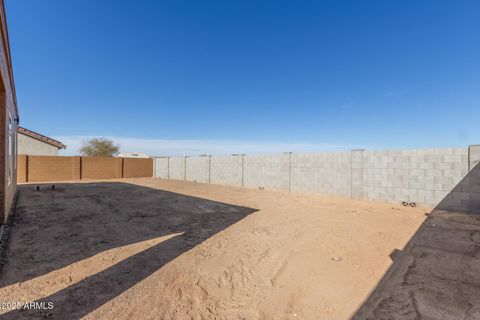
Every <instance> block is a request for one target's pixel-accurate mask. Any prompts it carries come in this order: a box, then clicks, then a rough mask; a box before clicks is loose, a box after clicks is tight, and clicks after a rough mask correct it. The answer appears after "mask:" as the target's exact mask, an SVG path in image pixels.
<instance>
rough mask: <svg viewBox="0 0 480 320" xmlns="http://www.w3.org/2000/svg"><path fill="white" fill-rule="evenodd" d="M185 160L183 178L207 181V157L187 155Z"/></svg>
mask: <svg viewBox="0 0 480 320" xmlns="http://www.w3.org/2000/svg"><path fill="white" fill-rule="evenodd" d="M185 160H186V163H185V165H186V171H185V172H186V173H185V180H187V181H196V182H202V183H209V180H210V178H209V173H210V172H209V171H210V170H209V166H210V164H209V162H210V160H209V157H188V158H185Z"/></svg>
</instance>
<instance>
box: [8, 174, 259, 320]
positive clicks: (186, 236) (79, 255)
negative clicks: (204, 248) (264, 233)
mask: <svg viewBox="0 0 480 320" xmlns="http://www.w3.org/2000/svg"><path fill="white" fill-rule="evenodd" d="M19 189H20V190H19V198H18V203H17V208H16V213H15V216H14V218H13V219H14V220H13V222H14V227H13V229H12V233H11V237H10V240H9V245H8V249H7V253H6V256H7V264H6V265H5V267H4V270H3V272H2V274H1V278H0V288H4V287H6V286H8V285H11V284H14V283H21V282H25V281H28V280H31V279H35V278H37V277H40V276H42V275H46V274H48V273H50V272H53V271H55V270H58V269H61V268H64V267H67V266H69V265H71V264H74V263H76V262H78V261H81V260H83V259H88V258H90V257H92V256H94V255H96V254H98V253H102V252H104V251H106V250H110V249H113V248H119V247H123V246H126V245H130V244H135V243H139V242H142V241H145V240H149V239H157V238H159V237H163V236H168V235H171V236H172V237H171V238H168V239H167V240H164V241H162V242H160V243H157V244H155V245H153V246H150V247H149V248H148V249H146V250H143V251H141V252H138V253H136V254H134V255H132V256H129V257H127V258H126V259H124V260H121V261H120V262H118V263H115V264H113V265H110V266H109V267H108V268H106V269H104V270H103V271H100V272H98V273H96V274H93V275H91V276H89V277H86V278H85V279H83V280H80V281H79V282H76V283H74V284H72V285H70V286H67V287H66V288H64V289H63V290H60V291H58V292H56V293H54V294H52V295H50V296H48V297H46V298H45V299H41V300H39V302H42V301H43V302H53V303H54V309H53V310H42V311H38V310H36V311H35V310H21V311H20V310H14V311H10V312H9V313H6V314H3V315H2V316H1V318H2V319H19V318H28V319H31V318H43V317H48V318H49V319H79V318H81V317H83V316H85V315H87V314H88V313H89V312H91V311H93V310H95V309H96V308H98V307H100V306H101V305H103V304H104V303H106V302H108V301H109V300H111V299H113V298H115V297H116V296H118V295H119V294H121V293H122V292H124V291H125V290H127V289H129V288H130V287H132V286H134V285H135V284H137V283H138V282H140V281H141V280H142V279H145V278H146V277H148V276H149V275H151V274H152V273H154V272H155V271H157V270H158V269H160V268H161V267H162V266H163V265H165V264H166V263H168V262H169V261H172V260H173V259H175V258H176V257H178V256H179V255H181V254H182V253H184V252H186V251H187V250H189V249H191V248H193V247H195V246H196V245H198V244H200V243H202V242H203V241H205V240H206V239H208V238H210V237H211V236H213V235H214V234H216V233H218V232H220V231H222V230H223V229H225V228H228V227H229V226H230V225H232V224H234V223H236V222H238V221H240V220H241V219H243V218H244V217H246V216H247V215H249V214H251V213H253V212H255V211H256V210H255V209H252V208H247V207H241V206H235V205H231V204H227V203H220V202H215V201H211V200H206V199H201V198H196V197H190V196H186V195H181V194H177V193H172V192H167V191H162V190H158V189H153V188H148V187H143V186H138V185H134V184H128V183H79V184H57V185H56V188H55V189H54V190H51V188H50V187H49V186H42V187H41V188H40V191H37V190H36V185H24V186H21V187H19ZM178 233H181V234H180V235H174V234H178ZM45 285H47V284H45Z"/></svg>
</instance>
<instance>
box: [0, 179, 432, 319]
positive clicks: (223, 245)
mask: <svg viewBox="0 0 480 320" xmlns="http://www.w3.org/2000/svg"><path fill="white" fill-rule="evenodd" d="M426 212H428V210H425V209H418V208H404V207H399V206H394V205H391V204H383V203H374V202H367V201H355V200H350V199H341V198H327V197H322V196H317V195H298V194H291V193H283V192H271V191H264V190H248V189H239V188H232V187H224V186H215V185H205V184H196V183H187V182H178V181H177V182H176V181H164V180H155V179H132V180H123V181H122V182H120V181H110V182H92V183H72V184H56V188H55V190H49V189H48V188H47V187H46V186H42V188H41V190H40V191H36V189H35V186H34V185H24V186H21V187H20V193H19V198H18V203H17V210H16V213H15V216H14V219H13V222H14V225H13V227H12V228H11V235H10V241H9V246H8V249H7V252H6V264H5V266H4V267H3V270H2V273H1V275H0V301H3V302H8V301H10V302H12V301H20V302H23V301H38V302H45V303H47V302H53V309H49V308H48V307H46V308H44V309H43V310H28V309H26V310H25V309H24V310H0V313H1V314H2V315H1V316H0V317H1V318H2V319H22V318H24V319H30V318H47V319H78V318H82V317H85V318H86V319H348V318H350V317H352V316H353V315H354V314H355V312H356V311H357V310H358V308H360V306H361V305H362V303H363V302H364V301H365V300H366V299H367V298H368V297H369V295H370V294H371V292H372V291H373V290H374V289H375V287H376V286H377V284H378V283H379V281H380V280H381V279H382V277H383V276H384V274H385V272H386V271H387V270H388V268H389V267H390V266H391V264H392V259H391V257H390V254H392V252H394V251H395V249H400V250H401V249H403V247H404V246H405V245H406V243H407V242H408V241H409V240H410V238H411V237H412V235H413V234H415V232H416V231H417V229H418V228H419V226H420V225H421V224H422V222H423V221H424V220H425V213H426Z"/></svg>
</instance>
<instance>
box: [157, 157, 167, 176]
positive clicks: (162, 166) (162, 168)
mask: <svg viewBox="0 0 480 320" xmlns="http://www.w3.org/2000/svg"><path fill="white" fill-rule="evenodd" d="M168 161H169V158H155V177H157V178H161V179H168Z"/></svg>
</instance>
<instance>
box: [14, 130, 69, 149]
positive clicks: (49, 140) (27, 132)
mask: <svg viewBox="0 0 480 320" xmlns="http://www.w3.org/2000/svg"><path fill="white" fill-rule="evenodd" d="M17 132H18V133H21V134H24V135H26V136H29V137H30V138H33V139H37V140H40V141H42V142H45V143H48V144H50V145H52V146H55V147H57V148H58V149H66V148H67V146H66V145H64V144H63V143H61V142H60V141H58V140H55V139H52V138H49V137H47V136H44V135H43V134H40V133H38V132H35V131H32V130H28V129H27V128H24V127H20V126H18V128H17Z"/></svg>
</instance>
